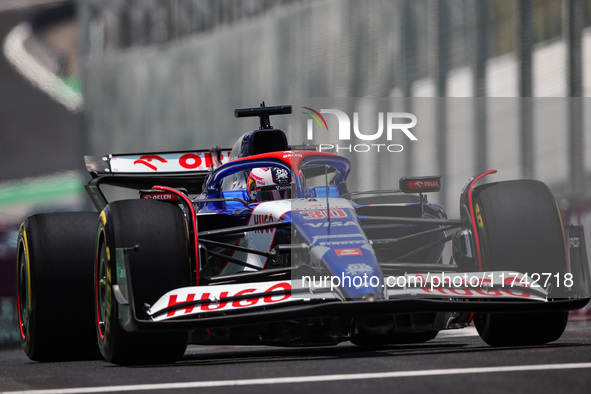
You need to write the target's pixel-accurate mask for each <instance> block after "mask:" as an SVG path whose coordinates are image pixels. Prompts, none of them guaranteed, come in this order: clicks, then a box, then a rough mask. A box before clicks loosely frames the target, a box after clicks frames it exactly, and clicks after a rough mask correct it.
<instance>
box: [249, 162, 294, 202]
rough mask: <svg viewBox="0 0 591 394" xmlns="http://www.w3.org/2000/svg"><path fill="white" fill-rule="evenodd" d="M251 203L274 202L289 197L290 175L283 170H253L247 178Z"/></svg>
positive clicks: (271, 168)
mask: <svg viewBox="0 0 591 394" xmlns="http://www.w3.org/2000/svg"><path fill="white" fill-rule="evenodd" d="M246 188H247V190H248V196H249V197H250V199H251V201H274V200H283V199H286V198H290V197H291V174H290V173H289V171H287V170H286V169H284V168H279V167H270V168H254V169H253V170H252V171H251V172H250V175H249V176H248V181H247V186H246Z"/></svg>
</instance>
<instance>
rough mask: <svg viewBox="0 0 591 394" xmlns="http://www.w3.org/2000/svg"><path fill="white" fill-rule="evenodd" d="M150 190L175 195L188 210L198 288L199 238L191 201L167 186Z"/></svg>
mask: <svg viewBox="0 0 591 394" xmlns="http://www.w3.org/2000/svg"><path fill="white" fill-rule="evenodd" d="M152 189H157V190H166V191H168V192H171V193H173V194H175V195H176V196H177V197H178V198H180V199H181V200H183V201H184V202H185V204H186V205H187V207H188V208H189V213H190V215H191V221H192V222H193V235H194V236H195V239H194V240H193V242H194V245H195V280H196V282H195V283H196V285H197V286H199V236H198V235H197V215H195V207H194V206H193V203H192V202H191V200H189V197H187V196H186V195H185V194H184V193H182V192H180V191H178V190H176V189H173V188H171V187H167V186H154V187H153V188H152Z"/></svg>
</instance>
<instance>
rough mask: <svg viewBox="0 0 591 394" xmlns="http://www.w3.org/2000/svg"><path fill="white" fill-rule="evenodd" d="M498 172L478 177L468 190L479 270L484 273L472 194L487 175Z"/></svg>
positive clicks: (490, 171)
mask: <svg viewBox="0 0 591 394" xmlns="http://www.w3.org/2000/svg"><path fill="white" fill-rule="evenodd" d="M496 172H497V170H489V171H486V172H483V173H482V174H480V175H478V176H477V177H476V178H474V180H473V181H472V183H470V186H469V189H468V205H470V217H471V218H472V230H473V231H474V242H475V243H476V254H477V255H478V269H479V270H480V272H482V253H481V252H480V238H479V237H478V231H477V230H476V216H475V215H474V205H473V204H472V192H473V191H474V184H475V183H476V182H478V181H479V180H480V179H482V178H484V177H485V176H487V175H490V174H494V173H496Z"/></svg>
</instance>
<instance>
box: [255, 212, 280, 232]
mask: <svg viewBox="0 0 591 394" xmlns="http://www.w3.org/2000/svg"><path fill="white" fill-rule="evenodd" d="M252 222H253V223H252V224H265V223H271V222H274V219H273V214H260V215H259V214H253V215H252ZM273 231H275V229H273V228H265V229H262V230H255V233H256V234H262V233H269V232H273Z"/></svg>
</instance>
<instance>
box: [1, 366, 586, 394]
mask: <svg viewBox="0 0 591 394" xmlns="http://www.w3.org/2000/svg"><path fill="white" fill-rule="evenodd" d="M589 368H591V362H588V363H568V364H542V365H513V366H504V367H477V368H450V369H427V370H418V371H395V372H374V373H358V374H339V375H318V376H295V377H283V378H261V379H236V380H213V381H203V382H179V383H160V384H142V385H127V386H103V387H79V388H70V389H54V390H28V391H6V392H4V394H8V393H10V394H70V393H107V392H121V391H150V390H175V389H193V388H204V387H228V386H254V385H262V384H265V385H272V384H286V383H296V384H297V383H312V382H333V381H346V380H368V379H393V378H412V377H423V376H445V375H468V374H478V373H506V372H527V371H548V370H565V369H589Z"/></svg>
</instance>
